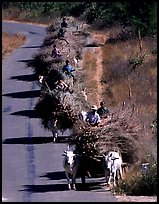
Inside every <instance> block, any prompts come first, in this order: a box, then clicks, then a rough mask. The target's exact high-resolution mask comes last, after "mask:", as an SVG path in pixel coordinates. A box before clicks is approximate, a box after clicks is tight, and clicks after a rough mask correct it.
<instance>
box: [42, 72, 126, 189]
mask: <svg viewBox="0 0 159 204" xmlns="http://www.w3.org/2000/svg"><path fill="white" fill-rule="evenodd" d="M43 79H44V76H39V83H40V84H41V85H42V84H43V82H42V81H43ZM45 85H46V87H47V89H48V90H49V92H51V90H50V88H49V86H48V84H47V82H45ZM81 114H82V116H83V112H82V113H81ZM84 114H85V113H84ZM53 124H54V125H53ZM48 128H49V129H50V130H51V131H52V134H53V141H54V142H55V141H56V139H57V137H58V130H57V127H56V121H54V123H53V121H49V122H48ZM62 156H63V157H64V158H63V168H64V170H65V174H66V179H67V183H68V189H69V190H71V189H73V190H76V178H77V175H79V176H80V177H81V181H82V185H83V187H84V186H85V177H86V176H88V177H91V174H90V173H89V171H88V168H87V165H89V164H88V163H89V160H87V162H86V160H85V159H84V158H83V157H84V156H83V155H78V154H76V153H75V151H74V150H72V148H71V146H70V145H68V146H67V150H64V151H63V154H62ZM98 159H99V157H98ZM82 161H83V164H82ZM98 161H99V160H98ZM100 161H102V168H103V169H102V171H103V173H104V175H105V182H106V184H108V185H110V184H111V182H113V185H114V186H116V181H118V180H119V179H122V178H123V170H124V171H125V170H126V168H127V164H126V163H123V161H122V156H121V153H120V152H119V151H109V152H108V153H107V154H106V155H103V156H101V157H100ZM79 169H80V170H79ZM79 172H80V173H79Z"/></svg>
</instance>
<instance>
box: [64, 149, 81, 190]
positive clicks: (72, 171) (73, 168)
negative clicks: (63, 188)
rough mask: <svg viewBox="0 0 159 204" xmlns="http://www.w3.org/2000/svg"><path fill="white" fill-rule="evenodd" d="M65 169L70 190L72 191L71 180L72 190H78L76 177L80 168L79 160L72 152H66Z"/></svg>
mask: <svg viewBox="0 0 159 204" xmlns="http://www.w3.org/2000/svg"><path fill="white" fill-rule="evenodd" d="M62 155H63V156H64V159H63V167H64V169H65V174H66V178H67V182H68V188H69V190H71V183H70V179H72V188H73V189H74V190H76V175H77V171H78V168H79V159H78V157H77V155H76V154H75V153H74V152H73V151H72V150H66V151H64V154H62Z"/></svg>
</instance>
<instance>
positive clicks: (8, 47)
mask: <svg viewBox="0 0 159 204" xmlns="http://www.w3.org/2000/svg"><path fill="white" fill-rule="evenodd" d="M25 40H26V37H25V36H24V35H20V34H8V33H4V32H3V33H2V59H4V58H6V56H7V55H8V54H10V53H11V52H13V50H14V49H16V48H18V47H20V46H21V45H23V44H24V42H25Z"/></svg>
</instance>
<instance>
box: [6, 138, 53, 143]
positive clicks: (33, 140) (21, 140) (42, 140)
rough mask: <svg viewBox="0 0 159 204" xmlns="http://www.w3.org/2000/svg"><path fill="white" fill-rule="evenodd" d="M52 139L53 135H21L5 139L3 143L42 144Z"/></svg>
mask: <svg viewBox="0 0 159 204" xmlns="http://www.w3.org/2000/svg"><path fill="white" fill-rule="evenodd" d="M52 141H53V137H21V138H10V139H5V140H4V141H3V144H44V143H50V142H52Z"/></svg>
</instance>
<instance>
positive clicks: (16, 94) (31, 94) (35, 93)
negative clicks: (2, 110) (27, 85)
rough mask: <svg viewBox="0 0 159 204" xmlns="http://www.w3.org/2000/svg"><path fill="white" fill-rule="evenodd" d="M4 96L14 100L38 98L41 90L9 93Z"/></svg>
mask: <svg viewBox="0 0 159 204" xmlns="http://www.w3.org/2000/svg"><path fill="white" fill-rule="evenodd" d="M2 96H8V97H12V98H36V97H40V90H34V91H22V92H14V93H7V94H3V95H2Z"/></svg>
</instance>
